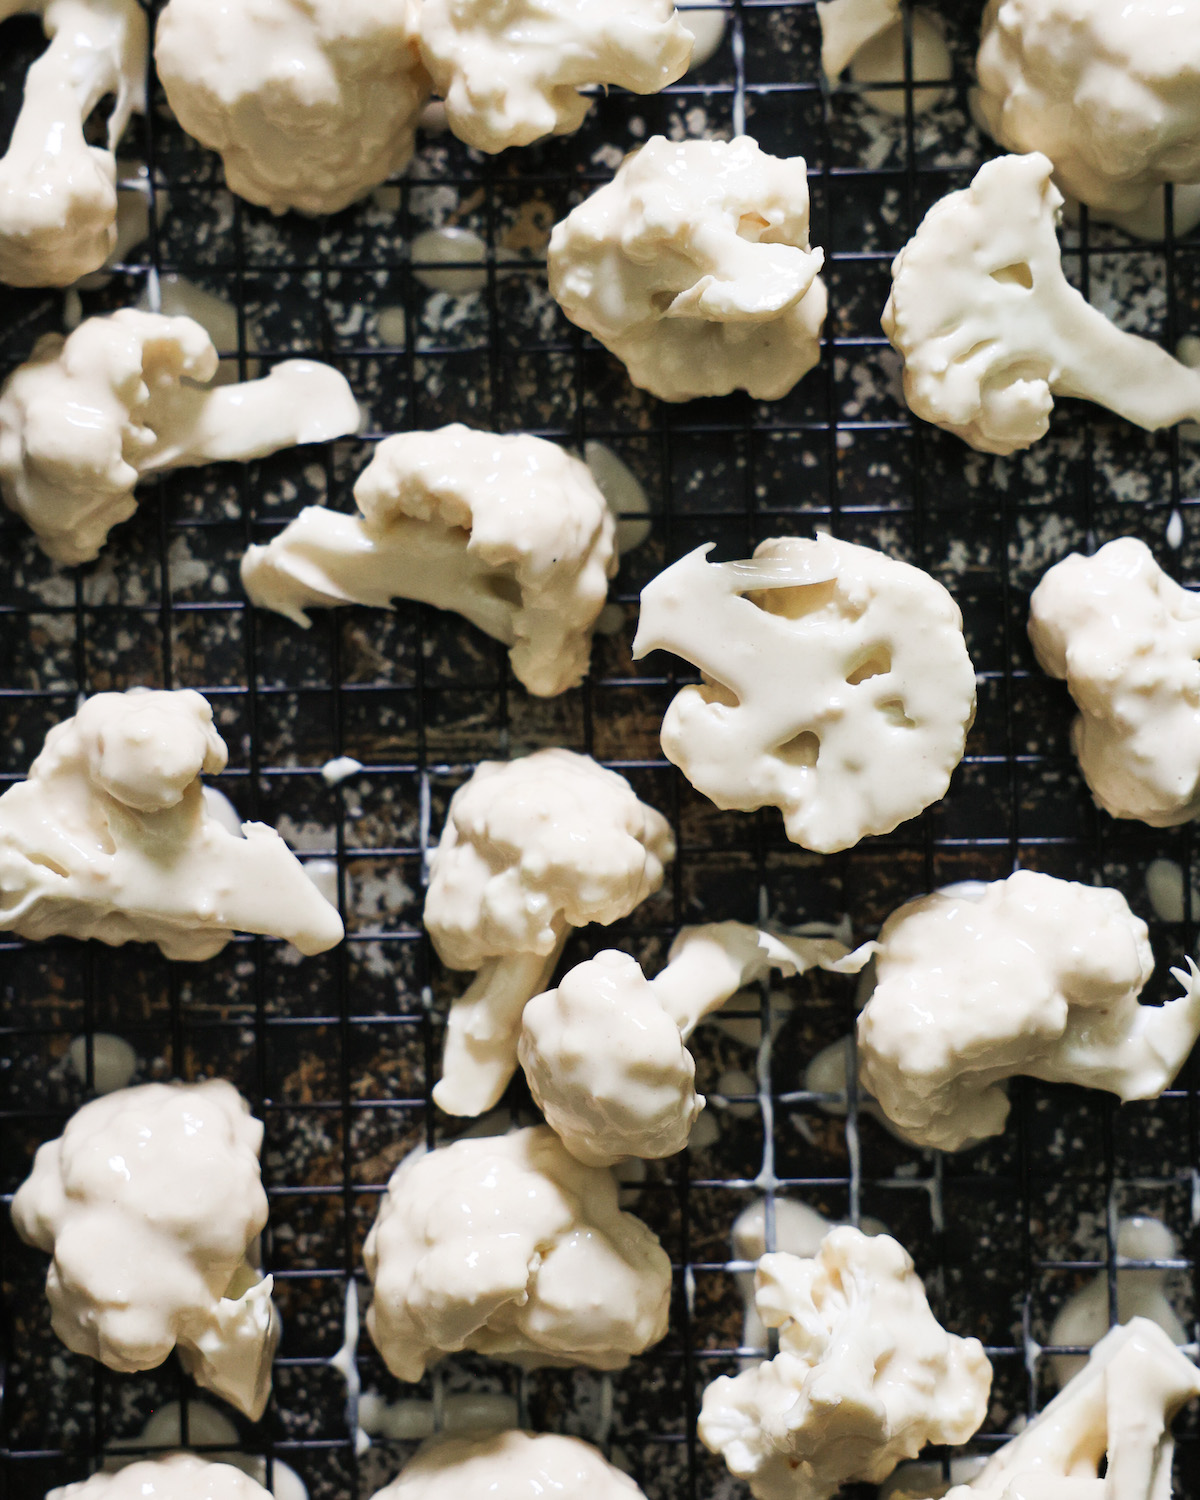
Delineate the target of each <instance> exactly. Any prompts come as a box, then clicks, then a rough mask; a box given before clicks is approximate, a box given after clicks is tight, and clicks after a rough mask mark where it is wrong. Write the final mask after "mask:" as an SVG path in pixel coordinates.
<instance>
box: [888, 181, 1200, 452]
mask: <svg viewBox="0 0 1200 1500" xmlns="http://www.w3.org/2000/svg"><path fill="white" fill-rule="evenodd" d="M1052 170H1053V169H1052V167H1051V164H1050V162H1049V160H1048V159H1047V158H1046V157H1045V156H1042V155H1040V154H1038V153H1036V152H1035V153H1034V154H1033V155H1030V156H1001V157H997V158H996V160H994V161H989V162H987V163H986V164H985V165H984V166H982V167H981V168H980V169H979V171H978V173H977V174H976V176H975V180H974V182H972V184H971V186H970V187H969V188H964V189H962V190H961V191H960V192H957V193H950V194H948V195H947V196H946V197H945V198H943V199H942V200H941V201H940V202H939V203H935V204H934V206H933V207H932V208H931V209H930V210H929V212H928V213H927V214H926V215H925V218H924V219H923V220H922V222H921V226H920V228H919V229H918V230H917V233H916V235H915V236H914V238H913V239H911V240H909V242H908V244H907V245H905V247H904V249H903V250H901V251H900V254H899V255H897V257H896V259H895V260H894V261H893V263H892V292H891V296H890V297H889V298H888V302H887V306H886V307H885V308H884V312H883V331H884V333H886V334H887V336H888V338H889V339H890V340H891V341H892V343H893V345H894V346H895V347H896V349H897V350H898V351H899V352H900V354H901V355H902V356H903V358H904V394H905V397H906V398H907V400H908V404H909V406H910V407H912V409H913V411H914V412H916V414H917V416H919V417H923V418H924V419H925V421H927V422H934V423H936V424H937V425H938V426H939V427H944V428H946V430H947V431H949V432H953V433H956V434H957V435H958V436H959V437H960V438H962V439H963V441H964V442H966V443H970V445H971V446H972V447H973V448H978V449H979V450H980V451H981V452H984V453H1015V452H1017V450H1018V449H1021V448H1028V447H1030V446H1031V445H1032V444H1033V443H1036V442H1037V441H1038V439H1039V438H1042V437H1045V435H1046V433H1047V431H1048V430H1049V427H1050V413H1051V411H1052V410H1053V409H1054V397H1055V396H1078V397H1082V398H1083V399H1084V400H1087V401H1095V402H1097V403H1098V404H1099V405H1101V406H1106V407H1108V409H1109V410H1110V411H1114V412H1116V413H1117V414H1118V416H1122V417H1124V418H1125V419H1126V420H1127V421H1130V422H1135V423H1136V424H1137V425H1138V426H1139V427H1144V428H1146V429H1147V430H1148V431H1151V432H1153V431H1156V430H1157V429H1158V428H1160V427H1169V426H1171V425H1173V424H1174V423H1176V422H1182V421H1183V420H1184V419H1185V418H1186V417H1195V416H1197V415H1198V414H1200V375H1197V373H1196V372H1195V371H1194V370H1190V369H1188V367H1187V366H1186V365H1182V364H1180V363H1179V362H1178V361H1177V360H1174V359H1172V358H1171V356H1170V355H1169V354H1168V353H1167V351H1166V350H1165V349H1162V348H1160V347H1159V345H1157V344H1155V343H1152V342H1151V341H1150V340H1149V339H1143V338H1138V336H1137V335H1136V334H1132V333H1125V332H1123V331H1122V330H1121V329H1119V328H1116V327H1115V326H1114V325H1113V324H1112V323H1110V322H1109V321H1108V319H1107V318H1106V317H1105V316H1104V314H1103V313H1101V312H1098V311H1097V310H1096V309H1095V308H1094V307H1092V306H1091V305H1090V304H1089V303H1088V301H1087V299H1086V298H1085V297H1084V296H1083V295H1082V294H1081V293H1080V292H1078V291H1076V289H1075V288H1074V287H1073V286H1071V284H1070V283H1069V282H1068V281H1067V278H1066V277H1065V276H1064V275H1063V269H1062V255H1061V251H1060V249H1059V244H1058V236H1057V234H1056V232H1055V228H1056V225H1057V223H1058V219H1059V215H1060V212H1061V209H1062V202H1063V200H1062V194H1061V193H1060V192H1059V191H1058V189H1057V188H1056V187H1055V186H1054V184H1053V183H1052V182H1051V181H1050V174H1051V171H1052Z"/></svg>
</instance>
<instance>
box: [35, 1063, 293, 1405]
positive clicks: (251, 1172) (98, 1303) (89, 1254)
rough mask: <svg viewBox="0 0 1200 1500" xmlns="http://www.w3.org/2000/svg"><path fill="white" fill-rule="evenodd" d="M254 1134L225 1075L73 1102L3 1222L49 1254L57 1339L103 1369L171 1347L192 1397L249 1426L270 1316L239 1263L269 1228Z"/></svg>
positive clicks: (266, 1367)
mask: <svg viewBox="0 0 1200 1500" xmlns="http://www.w3.org/2000/svg"><path fill="white" fill-rule="evenodd" d="M262 1138H263V1129H262V1126H261V1125H260V1124H259V1122H258V1121H257V1120H256V1119H254V1118H253V1116H252V1115H251V1114H250V1106H249V1105H248V1104H247V1103H246V1101H245V1100H244V1099H243V1098H242V1097H241V1095H240V1094H239V1093H238V1092H237V1090H236V1089H235V1088H234V1087H233V1085H232V1084H229V1083H226V1082H225V1081H224V1080H223V1079H210V1080H208V1081H206V1082H204V1083H193V1084H183V1083H169V1084H168V1083H148V1084H143V1085H142V1086H141V1087H138V1088H129V1089H120V1090H118V1091H117V1092H116V1093H113V1094H106V1095H104V1096H103V1097H102V1098H99V1099H93V1100H92V1101H91V1103H89V1104H85V1105H84V1106H83V1108H82V1109H80V1110H78V1111H77V1112H76V1113H75V1114H74V1115H72V1117H71V1119H70V1120H69V1121H68V1122H67V1127H66V1129H65V1130H64V1131H63V1133H62V1135H61V1136H60V1137H59V1138H58V1139H57V1140H54V1141H47V1142H46V1143H45V1144H44V1145H42V1146H40V1147H39V1148H38V1152H37V1156H36V1157H35V1159H34V1164H33V1171H32V1172H31V1173H30V1175H29V1177H28V1178H27V1179H26V1180H25V1182H24V1183H23V1184H22V1185H21V1187H20V1188H19V1189H18V1190H17V1193H16V1196H15V1197H14V1199H13V1206H12V1214H13V1224H14V1226H15V1227H16V1230H17V1233H18V1234H19V1235H20V1236H21V1238H22V1239H23V1240H25V1241H26V1242H27V1243H28V1244H31V1245H34V1246H36V1247H37V1249H39V1250H44V1251H45V1252H46V1253H47V1254H48V1255H50V1256H51V1257H52V1259H51V1262H50V1270H49V1272H48V1274H47V1277H46V1295H47V1298H48V1299H49V1302H50V1311H51V1320H52V1323H53V1326H54V1331H55V1333H57V1334H58V1336H59V1338H60V1339H62V1341H63V1343H64V1344H66V1346H67V1347H68V1348H69V1349H72V1350H74V1351H75V1352H76V1353H77V1354H86V1355H89V1356H90V1357H91V1358H92V1359H96V1360H99V1361H101V1363H103V1364H105V1365H107V1366H108V1367H109V1368H110V1369H113V1370H119V1371H123V1372H128V1371H133V1370H152V1369H154V1368H156V1367H157V1366H158V1365H160V1364H162V1362H163V1360H165V1359H166V1358H167V1356H168V1355H169V1354H170V1352H171V1350H172V1349H174V1348H175V1347H177V1346H178V1348H179V1352H180V1356H181V1358H182V1359H183V1361H184V1364H185V1366H186V1367H187V1368H188V1369H189V1370H190V1371H191V1373H192V1375H193V1376H194V1377H195V1379H196V1380H197V1382H198V1383H199V1384H200V1385H203V1386H205V1387H207V1388H208V1389H210V1390H213V1391H215V1392H216V1393H217V1395H219V1396H222V1397H224V1399H225V1400H227V1401H230V1402H231V1403H232V1404H233V1405H235V1406H236V1407H238V1409H239V1410H240V1411H243V1412H244V1413H245V1414H246V1415H247V1416H248V1417H250V1418H252V1419H253V1420H255V1421H257V1419H258V1418H259V1417H260V1416H261V1415H262V1412H263V1409H264V1407H265V1406H266V1402H267V1396H268V1394H269V1391H270V1386H271V1360H272V1357H273V1356H274V1352H275V1346H276V1344H277V1343H278V1342H279V1318H278V1316H277V1314H276V1313H275V1310H274V1307H273V1306H272V1303H271V1285H272V1283H271V1278H270V1277H269V1276H268V1277H266V1278H264V1277H263V1276H262V1275H261V1274H260V1273H259V1272H258V1271H257V1270H255V1269H254V1267H253V1265H252V1264H251V1261H250V1256H251V1255H252V1253H253V1252H254V1244H255V1241H256V1239H257V1238H258V1235H259V1234H260V1233H261V1231H262V1228H263V1226H264V1225H265V1224H266V1222H267V1197H266V1194H265V1192H264V1191H263V1187H262V1181H261V1178H260V1173H259V1164H258V1157H259V1152H260V1150H261V1149H262Z"/></svg>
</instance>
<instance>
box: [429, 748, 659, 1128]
mask: <svg viewBox="0 0 1200 1500" xmlns="http://www.w3.org/2000/svg"><path fill="white" fill-rule="evenodd" d="M674 855H675V843H674V840H673V838H672V837H671V830H670V828H669V826H668V825H667V822H666V819H665V818H663V817H662V816H661V815H660V814H659V813H657V812H655V811H654V809H653V808H652V807H647V806H646V804H645V803H644V802H640V801H639V800H638V798H637V797H636V796H635V795H634V792H633V788H632V787H631V786H630V785H629V783H628V782H627V781H626V780H625V778H624V777H623V776H618V775H617V773H616V772H615V771H608V770H605V769H604V767H602V766H599V765H597V764H596V762H595V761H594V760H592V759H591V758H590V757H589V756H586V755H576V754H575V753H574V752H573V751H570V750H539V751H537V753H536V754H534V755H528V756H525V757H524V759H522V760H514V761H509V762H500V761H484V762H483V763H482V764H481V765H479V766H478V767H477V768H476V770H475V772H474V774H473V775H472V777H471V779H470V781H468V782H467V783H466V784H465V786H461V787H459V789H458V791H457V792H455V794H454V796H453V798H452V799H451V801H450V809H449V812H448V814H447V817H446V826H445V828H444V829H443V830H442V837H441V840H440V842H439V844H438V847H437V849H436V850H435V851H434V855H433V860H432V862H431V865H430V876H429V891H428V894H427V896H426V899H425V925H426V926H427V927H428V929H429V935H430V937H431V938H432V939H433V945H434V947H435V948H436V949H437V951H438V956H439V958H441V960H442V962H443V963H444V964H446V965H447V967H449V968H451V969H476V970H478V973H477V975H476V977H475V980H474V982H473V983H472V984H471V986H470V988H469V989H468V990H467V991H466V992H465V994H463V995H462V996H461V997H460V998H459V999H457V1000H455V1001H454V1002H452V1004H451V1007H450V1015H449V1018H448V1020H447V1024H446V1050H445V1055H444V1057H443V1060H442V1079H441V1082H440V1083H439V1084H438V1085H437V1087H436V1088H435V1089H434V1094H433V1096H434V1098H435V1099H436V1100H437V1102H438V1104H440V1105H441V1107H442V1108H443V1109H444V1110H446V1111H447V1112H448V1113H450V1114H457V1115H478V1114H482V1113H483V1112H484V1110H487V1109H491V1107H492V1106H493V1105H494V1104H495V1103H496V1101H497V1100H498V1099H499V1097H500V1095H501V1094H502V1093H503V1092H504V1089H505V1086H506V1085H507V1083H508V1080H509V1079H510V1078H511V1077H512V1075H513V1073H514V1072H515V1070H516V1066H517V1039H518V1037H519V1035H520V1029H521V1014H522V1012H523V1011H524V1009H525V1004H526V1002H527V1001H528V1000H529V999H530V998H531V997H532V996H534V995H536V994H540V993H541V991H542V990H544V989H545V988H546V985H547V983H548V982H549V979H550V975H551V973H552V971H553V969H554V965H555V964H556V963H557V961H558V957H559V954H560V953H561V952H562V949H563V945H564V944H565V942H566V940H567V936H568V934H569V932H570V930H571V928H573V927H583V926H586V925H587V923H589V922H600V923H602V924H604V925H605V926H607V925H608V924H609V923H611V922H616V921H618V920H619V919H620V918H621V917H626V916H628V915H629V913H630V912H631V911H632V910H633V909H634V907H635V906H637V905H638V904H639V903H640V902H642V901H644V900H645V899H646V897H647V896H650V895H652V894H653V893H654V892H655V891H656V890H658V888H659V886H660V885H661V884H662V881H663V868H664V866H665V865H666V864H667V863H668V862H669V861H670V860H671V859H673V858H674Z"/></svg>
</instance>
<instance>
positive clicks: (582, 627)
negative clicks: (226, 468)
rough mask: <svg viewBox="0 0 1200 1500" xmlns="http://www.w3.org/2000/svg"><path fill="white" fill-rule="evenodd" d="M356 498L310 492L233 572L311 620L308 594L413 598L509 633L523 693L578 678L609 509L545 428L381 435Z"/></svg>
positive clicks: (604, 558) (604, 577) (596, 599)
mask: <svg viewBox="0 0 1200 1500" xmlns="http://www.w3.org/2000/svg"><path fill="white" fill-rule="evenodd" d="M354 498H355V499H356V500H357V501H358V507H359V510H360V512H361V515H360V516H347V515H343V514H341V513H340V512H338V511H331V510H326V509H324V508H323V507H322V506H317V505H313V506H309V507H308V508H307V509H306V510H303V511H301V512H300V514H299V516H297V518H296V519H295V520H294V521H293V522H292V523H291V524H290V525H289V526H287V527H286V528H285V529H284V530H283V531H282V532H280V533H279V535H277V536H276V537H274V538H272V540H271V541H270V542H269V543H268V544H267V545H266V546H260V547H251V548H250V550H249V551H248V552H247V554H246V556H245V558H244V559H243V561H242V582H243V583H244V585H245V588H246V592H247V594H248V595H249V596H250V598H251V599H252V600H253V601H254V602H255V604H260V605H263V606H265V607H266V608H268V609H274V610H278V611H279V613H280V614H284V615H287V616H288V618H289V619H291V620H295V621H296V622H297V624H300V625H307V624H308V623H309V622H308V616H307V615H306V613H305V610H306V609H309V608H312V606H314V605H318V606H324V605H333V604H369V605H375V606H377V607H381V608H386V607H388V606H389V605H390V603H391V601H392V600H393V599H396V598H403V599H419V600H422V601H423V602H424V603H426V604H434V605H437V606H438V607H439V608H441V609H452V610H454V611H455V612H456V613H458V614H461V615H463V616H465V618H466V619H468V620H470V621H471V623H472V624H473V625H477V626H478V627H479V629H481V630H483V631H486V632H487V634H488V635H490V636H492V637H493V638H494V639H495V640H498V641H501V642H503V644H504V645H506V646H508V647H509V648H510V659H511V661H512V666H513V671H514V672H515V673H516V675H517V677H518V678H519V679H520V680H521V682H523V683H524V685H525V686H526V687H527V688H528V689H529V691H530V692H531V693H537V694H539V695H540V696H543V697H549V696H552V695H554V694H555V693H562V692H566V690H567V689H568V688H572V687H575V686H577V685H578V683H579V682H581V681H582V679H583V678H584V676H585V675H586V673H587V669H588V661H589V657H590V655H591V643H592V628H593V626H594V625H595V623H596V618H597V616H598V615H599V613H600V611H601V610H602V609H603V607H604V601H605V598H606V596H607V593H608V580H609V578H611V577H612V576H613V574H614V573H615V572H616V570H617V555H616V549H615V543H614V536H615V526H614V523H613V519H612V513H611V511H610V510H609V508H608V505H607V504H606V502H605V499H604V496H603V494H602V493H601V491H600V489H599V488H598V487H597V485H596V481H595V480H594V479H593V478H592V476H591V473H590V472H589V470H588V468H587V465H586V464H584V463H582V462H581V461H580V460H579V459H577V458H573V457H572V456H571V455H570V454H569V453H567V452H565V451H564V450H563V449H562V448H560V447H559V446H558V445H557V444H556V443H548V442H545V441H544V440H543V439H542V438H536V437H529V436H527V435H525V434H516V435H513V436H506V437H501V436H498V435H497V434H495V433H490V432H473V431H472V430H471V429H470V428H468V427H463V426H461V425H459V424H455V425H454V426H451V427H443V428H440V429H439V430H438V431H436V432H406V433H402V434H400V435H399V436H397V437H391V438H387V439H386V440H385V441H384V442H382V443H381V444H380V445H379V447H378V448H377V449H376V450H375V456H374V458H373V459H372V460H371V463H370V465H369V466H368V467H367V469H366V470H365V472H364V473H363V475H362V477H361V478H360V479H359V481H358V483H357V484H356V485H355V486H354Z"/></svg>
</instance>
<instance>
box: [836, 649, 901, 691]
mask: <svg viewBox="0 0 1200 1500" xmlns="http://www.w3.org/2000/svg"><path fill="white" fill-rule="evenodd" d="M891 670H892V653H891V652H890V651H889V650H888V649H887V647H886V646H876V647H874V648H873V649H872V651H871V654H870V655H869V656H868V657H867V658H866V659H865V660H864V661H860V662H859V664H858V666H856V667H855V668H854V670H853V671H852V672H850V673H848V674H847V676H846V684H847V686H848V687H857V686H858V685H859V683H860V682H866V681H868V680H869V679H870V678H872V677H886V676H887V674H888V673H889V672H890V671H891Z"/></svg>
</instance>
